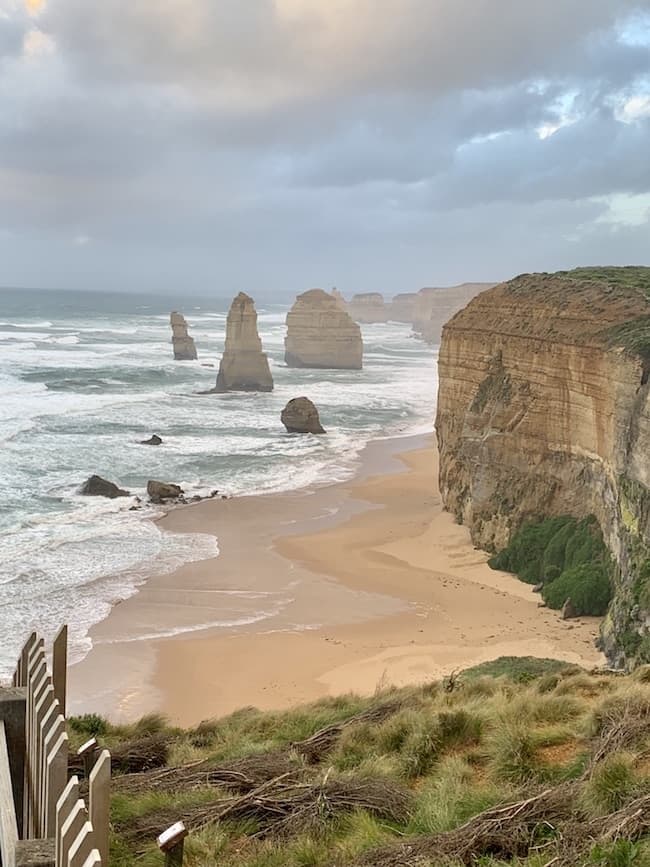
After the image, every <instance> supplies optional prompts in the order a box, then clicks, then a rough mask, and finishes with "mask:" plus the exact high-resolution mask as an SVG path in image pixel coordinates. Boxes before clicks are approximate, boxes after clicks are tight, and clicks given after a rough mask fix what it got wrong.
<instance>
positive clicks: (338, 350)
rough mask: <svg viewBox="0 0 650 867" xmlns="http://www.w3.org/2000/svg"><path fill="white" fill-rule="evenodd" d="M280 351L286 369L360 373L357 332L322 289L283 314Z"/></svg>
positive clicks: (305, 295) (301, 298) (302, 297)
mask: <svg viewBox="0 0 650 867" xmlns="http://www.w3.org/2000/svg"><path fill="white" fill-rule="evenodd" d="M284 349H285V351H284V359H285V361H286V363H287V365H288V366H289V367H315V368H324V369H328V368H330V369H340V370H360V369H361V367H362V364H363V341H362V339H361V329H360V328H359V326H358V325H357V323H356V322H354V321H353V320H352V318H351V317H350V316H349V315H348V314H347V313H346V312H345V310H342V309H341V307H340V305H339V302H338V301H337V300H336V298H334V297H333V296H332V295H329V294H328V293H327V292H324V291H323V290H322V289H310V290H309V291H308V292H303V294H302V295H299V296H298V298H297V299H296V302H295V304H294V305H293V307H292V308H291V310H290V311H289V313H288V314H287V336H286V338H285V341H284Z"/></svg>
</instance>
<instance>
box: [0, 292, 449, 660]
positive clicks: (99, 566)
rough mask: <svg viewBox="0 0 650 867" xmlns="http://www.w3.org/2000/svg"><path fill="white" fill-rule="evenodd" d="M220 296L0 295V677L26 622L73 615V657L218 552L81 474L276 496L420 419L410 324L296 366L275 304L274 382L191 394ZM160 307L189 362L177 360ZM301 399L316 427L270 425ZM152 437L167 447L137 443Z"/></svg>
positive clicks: (423, 396) (268, 323)
mask: <svg viewBox="0 0 650 867" xmlns="http://www.w3.org/2000/svg"><path fill="white" fill-rule="evenodd" d="M228 303H229V302H228V300H225V299H224V300H218V299H216V300H206V299H205V298H188V297H186V298H183V300H182V303H181V304H179V303H178V301H177V300H170V299H166V298H162V299H161V298H159V297H155V296H148V295H142V296H134V295H125V294H110V293H109V294H102V295H96V294H94V293H75V292H18V291H3V290H0V406H1V407H2V412H1V413H0V490H1V492H2V497H1V498H0V603H1V604H0V635H2V636H3V641H2V642H1V643H0V676H6V674H7V673H8V672H9V671H10V670H11V668H12V666H13V663H14V660H15V656H16V654H17V652H18V649H19V647H20V645H21V642H22V640H23V639H24V637H25V635H26V633H27V632H29V630H30V629H32V628H38V629H39V630H41V631H42V632H44V633H45V634H46V635H48V636H49V635H51V634H53V632H54V631H55V630H56V629H57V628H58V626H59V625H60V624H61V623H62V622H69V623H70V626H71V631H72V650H73V659H74V658H79V656H80V655H81V654H83V653H84V652H85V651H87V650H88V649H89V647H90V643H89V640H88V638H87V637H86V633H87V630H88V628H89V627H90V626H92V624H93V623H96V622H97V621H98V620H100V619H102V618H103V617H104V616H106V614H107V613H108V611H109V610H110V606H111V605H112V604H114V603H115V602H116V601H118V600H120V599H124V598H126V597H128V596H129V595H131V594H132V593H133V592H134V589H135V588H136V587H137V585H138V583H140V582H142V580H144V578H145V577H146V576H147V574H151V573H160V572H162V571H168V570H173V569H174V568H176V567H177V566H179V565H181V564H182V563H185V562H188V561H190V560H196V559H203V558H205V557H210V556H214V555H215V554H216V553H218V540H217V539H214V538H211V537H209V536H205V535H201V534H196V535H192V534H183V535H179V534H170V533H165V532H162V531H161V530H159V529H158V527H157V526H156V525H155V524H154V523H153V522H152V521H151V520H149V518H151V517H153V516H155V515H156V514H158V513H159V512H158V511H156V509H155V508H153V507H147V508H145V509H143V510H141V511H138V512H131V511H129V508H130V507H131V506H132V505H133V503H134V500H133V499H132V498H128V499H127V498H124V499H119V500H113V501H111V500H105V499H103V498H88V497H81V496H80V495H79V494H78V489H79V486H80V485H81V484H82V483H83V482H84V481H85V479H86V478H87V477H88V476H89V475H91V474H93V473H97V474H99V475H102V476H104V477H106V478H108V479H110V480H111V481H114V482H116V483H118V484H119V485H120V486H121V487H125V488H127V489H129V490H130V491H131V492H132V494H133V495H139V496H141V497H144V496H145V488H146V484H147V480H148V479H152V478H153V479H160V480H163V481H171V482H176V483H178V484H180V485H181V486H182V487H183V488H184V489H185V491H186V493H187V494H188V495H190V496H191V495H193V494H207V493H208V492H210V491H211V490H213V489H215V488H218V489H219V490H220V491H222V492H223V493H226V494H230V495H234V496H241V495H250V494H255V493H260V492H273V491H283V490H289V489H295V488H299V487H304V486H311V485H320V484H330V483H333V482H337V481H342V480H344V479H346V478H349V477H350V476H351V475H352V473H353V472H354V468H355V463H356V461H357V459H358V456H359V454H360V452H361V450H362V449H363V447H364V445H365V444H366V443H367V442H368V441H369V440H371V439H374V438H377V437H382V436H396V435H400V434H405V433H409V432H414V431H416V430H421V429H425V428H428V429H430V428H431V424H432V419H433V413H434V401H435V393H436V377H437V372H436V356H435V352H434V351H433V350H432V349H431V348H430V347H427V346H425V345H424V344H423V343H421V342H419V341H417V340H415V339H413V338H412V337H411V336H410V328H409V326H407V325H400V324H394V323H389V324H381V325H368V326H362V328H363V335H364V344H365V352H364V370H362V371H319V370H294V369H289V368H287V367H285V365H284V359H283V341H284V335H285V325H284V321H285V316H286V307H272V306H266V307H265V306H260V307H258V314H259V318H258V326H259V331H260V336H261V338H262V342H263V345H264V349H265V351H266V352H267V354H268V355H269V360H270V363H271V370H272V373H273V377H274V380H275V391H274V392H272V393H271V394H226V395H198V394H196V392H198V391H201V390H205V389H208V388H211V387H212V386H213V385H214V382H215V379H216V374H217V369H218V362H219V358H220V355H221V352H222V350H223V344H224V339H225V323H226V314H227V308H228ZM174 307H176V309H181V310H182V312H183V313H184V314H185V316H186V318H187V320H188V324H189V328H190V333H191V335H192V336H193V337H194V339H195V341H196V345H197V349H198V353H199V359H198V361H191V362H176V361H174V360H173V356H172V348H171V342H170V338H171V330H170V327H169V312H170V310H171V309H173V308H174ZM205 365H212V366H205ZM302 394H305V395H307V396H308V397H310V398H311V399H312V400H313V401H314V402H315V403H316V405H317V406H318V408H319V411H320V414H321V420H322V422H323V425H324V427H325V428H326V430H327V435H326V436H322V437H313V436H297V435H288V434H287V433H286V432H285V431H284V428H283V427H282V425H281V423H280V418H279V416H280V410H281V409H282V407H283V406H284V405H285V403H286V402H287V401H288V400H289V399H290V398H292V397H297V396H299V395H302ZM152 433H157V434H159V435H160V436H162V438H163V440H164V445H163V446H160V447H156V448H154V447H147V446H142V445H139V443H138V441H139V440H142V439H146V438H148V437H149V436H150V435H151V434H152ZM234 616H235V617H236V616H237V615H236V612H235V615H234ZM260 616H263V612H262V613H261V615H260Z"/></svg>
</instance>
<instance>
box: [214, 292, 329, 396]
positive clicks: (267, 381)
mask: <svg viewBox="0 0 650 867" xmlns="http://www.w3.org/2000/svg"><path fill="white" fill-rule="evenodd" d="M332 300H333V299H332ZM215 391H217V392H225V391H273V377H272V376H271V370H270V368H269V360H268V358H267V357H266V355H265V354H264V353H263V352H262V341H261V340H260V336H259V334H258V332H257V311H256V310H255V302H254V301H253V299H252V298H251V297H250V295H247V294H246V293H245V292H240V293H239V295H237V297H236V298H235V299H234V300H233V302H232V304H231V305H230V310H229V312H228V319H227V321H226V346H225V350H224V353H223V357H222V358H221V364H220V365H219V373H218V375H217V385H216V388H215Z"/></svg>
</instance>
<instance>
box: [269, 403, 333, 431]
mask: <svg viewBox="0 0 650 867" xmlns="http://www.w3.org/2000/svg"><path fill="white" fill-rule="evenodd" d="M280 420H281V422H282V424H283V425H284V426H285V427H286V429H287V431H288V432H289V433H311V434H324V433H325V429H324V428H323V426H322V425H321V423H320V418H319V415H318V410H317V409H316V407H315V406H314V404H313V403H312V402H311V400H309V398H308V397H294V398H293V400H290V401H289V403H288V404H287V405H286V406H285V408H284V409H283V410H282V413H281V414H280Z"/></svg>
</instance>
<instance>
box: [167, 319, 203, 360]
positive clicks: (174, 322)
mask: <svg viewBox="0 0 650 867" xmlns="http://www.w3.org/2000/svg"><path fill="white" fill-rule="evenodd" d="M169 321H170V323H171V326H172V346H173V348H174V358H175V359H176V361H195V360H196V358H197V354H196V346H195V345H194V339H193V338H192V337H190V336H189V334H188V333H187V322H186V321H185V317H184V316H183V314H182V313H177V312H176V310H174V311H173V313H171V315H170V317H169Z"/></svg>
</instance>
